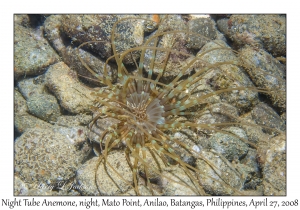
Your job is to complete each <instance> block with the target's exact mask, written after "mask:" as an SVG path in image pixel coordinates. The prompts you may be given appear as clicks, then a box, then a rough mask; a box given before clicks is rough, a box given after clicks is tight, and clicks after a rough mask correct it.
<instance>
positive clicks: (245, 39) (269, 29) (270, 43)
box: [217, 14, 286, 57]
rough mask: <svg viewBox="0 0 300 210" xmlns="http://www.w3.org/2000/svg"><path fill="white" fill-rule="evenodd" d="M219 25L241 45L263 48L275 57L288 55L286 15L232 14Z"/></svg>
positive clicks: (218, 23) (220, 21)
mask: <svg viewBox="0 0 300 210" xmlns="http://www.w3.org/2000/svg"><path fill="white" fill-rule="evenodd" d="M217 25H218V27H219V29H220V30H221V31H222V32H223V33H224V34H225V35H226V36H227V37H229V38H230V39H231V40H233V41H234V42H235V43H236V44H237V45H239V46H240V45H242V46H243V45H250V46H254V47H259V48H263V49H265V50H266V51H268V52H270V53H271V54H272V55H273V56H275V57H277V56H285V55H286V17H285V15H270V14H268V15H232V16H230V18H229V19H221V20H219V21H218V22H217Z"/></svg>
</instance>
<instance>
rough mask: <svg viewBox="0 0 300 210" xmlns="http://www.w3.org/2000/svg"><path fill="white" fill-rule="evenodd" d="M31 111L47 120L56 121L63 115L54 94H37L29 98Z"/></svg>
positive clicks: (28, 103) (28, 104)
mask: <svg viewBox="0 0 300 210" xmlns="http://www.w3.org/2000/svg"><path fill="white" fill-rule="evenodd" d="M27 106H28V110H29V112H30V113H31V114H32V115H34V116H36V117H38V118H40V119H42V120H44V121H46V122H55V121H56V120H57V118H58V117H59V116H60V115H61V112H60V107H59V105H58V103H57V100H56V98H55V97H54V96H52V95H46V94H36V95H34V96H31V97H30V98H29V99H28V100H27Z"/></svg>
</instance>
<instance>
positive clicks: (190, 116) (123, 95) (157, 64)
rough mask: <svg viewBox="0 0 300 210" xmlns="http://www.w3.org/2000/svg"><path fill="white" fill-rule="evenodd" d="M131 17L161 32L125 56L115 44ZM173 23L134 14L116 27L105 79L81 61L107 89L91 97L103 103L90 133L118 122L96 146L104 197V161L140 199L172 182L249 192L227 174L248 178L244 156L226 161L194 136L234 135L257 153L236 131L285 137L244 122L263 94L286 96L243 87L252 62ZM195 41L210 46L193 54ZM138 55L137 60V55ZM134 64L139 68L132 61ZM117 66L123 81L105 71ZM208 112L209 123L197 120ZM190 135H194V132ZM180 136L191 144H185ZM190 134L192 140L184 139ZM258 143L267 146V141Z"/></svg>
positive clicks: (193, 188) (198, 189) (193, 190)
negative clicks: (115, 159) (115, 161)
mask: <svg viewBox="0 0 300 210" xmlns="http://www.w3.org/2000/svg"><path fill="white" fill-rule="evenodd" d="M133 20H134V21H136V20H139V21H141V22H142V23H143V24H144V25H150V26H153V27H152V28H158V29H157V30H156V31H155V32H153V33H152V34H151V35H150V36H149V37H148V38H147V39H146V41H144V42H143V43H142V44H140V45H139V46H137V47H133V48H130V49H126V50H123V51H120V50H118V46H116V45H117V44H116V43H119V42H120V39H121V38H122V36H120V35H119V32H118V30H119V29H118V24H120V23H121V22H123V23H124V22H130V21H133ZM168 21H170V20H169V19H168V18H167V16H165V17H164V18H162V19H161V20H160V23H157V22H158V21H153V20H150V19H144V18H136V17H134V18H124V19H121V20H119V21H117V22H115V23H114V25H113V27H112V30H111V42H110V43H111V47H112V52H113V55H112V56H110V57H109V58H108V59H107V60H106V65H105V67H104V69H103V71H102V75H100V74H97V73H95V71H94V70H93V69H92V68H90V67H89V65H88V63H87V62H85V61H84V59H83V58H81V57H80V56H79V59H80V60H81V62H82V64H83V65H84V66H85V67H86V68H87V70H88V71H89V72H90V73H91V74H92V75H93V76H95V77H96V78H97V79H98V80H99V82H100V83H101V86H103V85H104V87H101V88H100V89H99V90H97V91H94V92H93V93H92V95H93V97H94V96H96V97H97V104H95V106H93V107H91V110H92V111H93V112H94V113H95V114H94V118H93V121H92V122H91V124H90V130H91V132H92V131H95V129H96V127H99V126H100V127H101V123H97V122H98V121H99V120H102V119H108V118H109V119H113V120H115V121H114V122H115V124H114V125H112V126H110V127H109V128H107V129H106V130H105V131H103V132H101V133H100V134H99V142H98V143H99V145H96V147H99V148H100V151H99V153H100V154H99V161H98V164H97V167H96V168H97V169H96V172H95V182H96V184H97V187H98V190H99V192H100V193H101V194H107V193H105V189H103V188H102V187H101V186H99V184H98V183H99V181H98V180H99V179H101V177H99V176H98V173H97V170H98V168H99V166H100V164H104V168H105V171H106V173H107V174H108V176H109V177H110V179H112V181H113V183H114V184H115V185H116V186H117V187H118V188H119V186H118V183H117V181H116V180H114V179H116V178H115V177H113V176H112V173H115V174H117V179H123V181H124V182H126V184H127V185H128V186H130V187H131V188H132V189H133V190H134V192H135V194H137V195H140V194H142V193H141V189H140V187H139V186H140V185H144V186H146V188H147V189H148V190H149V191H150V192H151V194H153V195H154V194H159V193H157V191H159V190H158V189H159V187H157V186H166V182H168V183H176V184H177V185H179V186H182V187H184V188H188V189H189V190H190V191H189V193H190V194H199V195H207V194H225V195H248V194H249V193H247V190H245V188H244V187H243V185H242V184H240V183H238V184H236V183H233V182H232V181H231V180H230V177H228V175H229V176H230V173H229V172H228V171H231V173H234V174H237V175H238V177H242V176H243V173H241V172H240V171H239V170H238V169H237V168H236V167H235V164H234V163H235V162H237V161H238V159H239V158H240V157H237V158H234V159H232V158H231V157H230V158H228V157H227V156H226V155H224V154H222V152H219V151H216V149H214V148H213V147H212V146H211V143H208V144H209V145H210V146H208V147H207V148H210V150H208V149H207V148H206V147H205V146H204V145H205V143H203V142H202V143H203V144H202V143H199V142H195V141H194V140H193V139H194V138H193V137H192V135H194V134H196V137H195V138H196V139H197V138H199V136H200V135H204V136H205V139H209V137H211V136H214V134H216V133H219V134H223V136H222V137H221V139H220V141H222V138H224V140H223V141H226V139H225V137H226V138H230V137H231V138H234V139H238V140H239V141H241V142H243V143H244V144H246V145H247V146H248V147H249V148H252V149H255V150H258V148H259V146H258V145H257V144H255V142H253V141H250V140H248V139H247V137H244V136H243V135H239V133H238V132H234V131H233V130H234V129H232V127H235V128H236V129H238V128H244V129H251V128H254V129H263V130H265V131H266V132H268V133H270V134H271V135H273V136H276V135H278V134H282V131H279V130H278V129H275V128H270V127H269V126H265V125H258V124H256V123H254V122H252V121H249V120H247V119H245V118H242V117H241V115H242V114H245V113H247V111H249V109H250V108H249V107H251V106H253V104H255V103H257V102H255V101H256V100H257V97H258V93H260V94H264V95H265V96H266V97H265V98H268V97H269V96H270V95H271V96H274V95H276V94H282V92H283V91H281V90H275V89H273V90H270V89H267V88H260V87H256V86H254V85H252V83H251V82H249V83H247V82H241V81H242V79H240V78H238V77H239V76H240V77H242V75H243V74H245V69H253V65H251V63H252V61H251V60H250V59H249V58H247V57H246V56H243V55H242V54H241V53H240V52H238V51H235V50H232V49H231V48H230V47H229V46H228V45H226V44H224V42H221V41H212V40H210V39H209V38H207V37H205V36H202V35H200V34H198V33H195V32H192V31H189V30H183V29H180V28H175V29H174V28H172V29H171V30H170V29H169V28H168V27H167V26H168ZM160 26H162V27H160ZM120 37H121V38H120ZM191 37H197V39H201V40H202V43H206V45H205V46H204V47H203V48H202V49H201V51H199V52H198V53H196V54H195V55H193V53H192V52H193V50H189V49H187V48H186V47H185V46H186V44H187V43H186V42H187V40H189V39H191ZM123 38H124V37H123ZM94 43H102V41H91V42H85V43H83V44H81V45H80V46H79V47H78V49H77V50H78V55H79V50H80V49H81V48H83V47H86V46H87V45H92V44H94ZM208 45H210V46H212V47H208ZM215 52H220V53H221V54H227V55H229V58H230V59H222V58H220V57H218V56H215V57H214V58H213V60H210V59H211V57H210V56H211V55H214V53H215ZM136 55H139V56H138V57H139V58H137V57H136ZM212 57H213V56H212ZM125 61H126V62H125ZM129 61H131V63H133V64H134V66H135V67H132V65H128V64H126V63H128V62H129ZM112 62H115V63H116V64H117V82H115V81H114V80H113V79H112V76H111V73H110V72H109V71H108V67H107V66H108V65H109V64H110V63H112ZM172 62H173V64H174V65H172ZM174 67H176V69H175V68H174ZM171 71H174V72H177V73H176V75H174V74H171V73H170V72H171ZM255 71H257V72H261V75H268V73H266V72H264V71H263V70H261V69H259V68H256V69H255ZM216 72H218V73H216ZM234 74H235V75H238V76H235V75H234ZM278 79H280V78H278ZM281 80H282V79H281ZM249 84H250V85H249ZM208 86H209V87H210V89H209V88H207V87H208ZM201 87H202V89H201ZM203 87H204V88H203ZM86 97H90V96H86ZM218 97H221V98H222V99H221V101H222V102H220V100H219V99H218V100H217V101H218V102H216V100H215V98H218ZM232 98H233V99H232ZM247 99H248V100H247ZM214 100H215V101H214ZM266 100H267V99H266ZM224 101H226V102H224ZM253 101H254V102H253ZM229 103H231V104H229ZM232 105H234V106H236V107H238V109H239V113H238V114H237V113H235V112H234V111H233V112H231V111H230V110H231V109H230V107H231V106H232ZM228 107H229V108H228ZM208 114H209V115H210V119H209V120H207V119H205V117H202V118H201V117H199V116H204V115H205V116H207V115H208ZM189 132H191V133H192V134H191V135H189ZM182 136H184V139H185V141H182V139H181V137H182ZM186 136H187V137H190V138H185V137H186ZM260 141H264V142H265V140H264V139H260ZM206 143H207V142H206ZM231 143H233V144H235V142H232V141H231V142H227V144H231ZM237 147H238V146H237ZM96 150H97V149H96ZM114 150H120V151H122V152H123V153H124V155H125V157H126V163H124V162H122V164H128V166H129V168H130V170H131V172H132V180H131V181H128V180H125V179H124V178H123V174H120V172H118V170H117V169H116V168H115V167H114V166H112V164H111V163H110V161H109V160H108V159H109V156H110V154H112V153H113V151H114ZM259 151H260V153H259V154H261V153H263V151H264V152H265V150H261V148H260V150H259ZM213 155H215V156H217V157H218V159H219V160H220V161H222V163H223V164H225V165H226V167H225V168H227V169H228V170H227V171H224V169H223V168H222V169H221V168H220V165H219V163H217V162H216V161H215V160H213V159H212V156H213ZM203 164H205V165H207V166H208V168H210V169H211V170H212V171H214V173H212V172H210V173H206V171H205V170H204V169H203V168H200V166H201V165H203ZM170 167H171V168H172V167H177V168H178V169H180V170H181V171H183V173H182V174H184V176H185V177H178V176H179V175H178V174H176V173H168V168H170ZM226 176H227V177H226ZM207 179H209V180H211V181H210V182H213V183H214V184H213V185H216V186H217V185H220V186H224V188H226V189H227V191H226V190H224V192H219V193H216V192H214V193H212V189H211V188H212V187H209V186H206V183H207V182H206V180H207ZM119 193H123V192H119ZM108 194H109V193H108Z"/></svg>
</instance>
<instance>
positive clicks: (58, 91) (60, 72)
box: [45, 62, 95, 114]
mask: <svg viewBox="0 0 300 210" xmlns="http://www.w3.org/2000/svg"><path fill="white" fill-rule="evenodd" d="M45 77H46V78H45V84H46V86H47V87H48V88H49V89H50V90H51V92H53V94H54V95H55V97H56V98H57V99H58V101H59V104H60V105H61V106H62V107H63V108H64V109H66V110H67V111H69V112H71V113H74V114H79V113H84V112H91V110H90V109H89V107H91V106H93V105H94V103H95V97H94V96H92V95H91V93H92V92H93V91H92V90H91V89H89V88H87V87H85V86H83V85H82V84H81V83H80V82H79V81H78V79H77V78H76V76H75V75H74V72H72V71H71V69H70V68H69V67H68V66H67V65H66V64H65V63H63V62H60V63H57V64H55V65H52V66H50V68H49V69H48V70H47V72H46V76H45ZM83 99H84V100H83Z"/></svg>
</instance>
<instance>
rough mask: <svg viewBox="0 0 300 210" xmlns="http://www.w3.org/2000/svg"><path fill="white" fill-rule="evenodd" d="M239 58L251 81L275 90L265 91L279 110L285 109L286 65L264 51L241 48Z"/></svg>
mask: <svg viewBox="0 0 300 210" xmlns="http://www.w3.org/2000/svg"><path fill="white" fill-rule="evenodd" d="M240 58H241V61H242V62H243V64H244V65H245V66H246V68H245V69H246V71H247V73H248V74H249V76H250V78H251V80H252V81H253V83H254V84H255V85H256V86H257V87H260V88H265V89H267V90H269V91H273V90H276V91H275V92H270V93H266V95H267V96H268V97H269V98H270V100H271V103H272V105H273V106H274V107H275V108H278V109H279V111H280V112H285V110H286V67H285V65H283V64H281V63H280V62H279V61H278V60H277V59H275V58H273V57H272V55H270V54H269V53H267V52H266V51H264V50H262V49H260V50H254V49H252V48H250V47H246V48H243V49H242V50H241V52H240Z"/></svg>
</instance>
